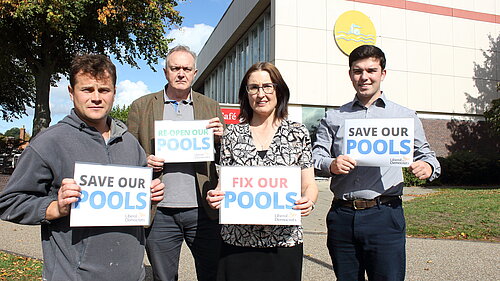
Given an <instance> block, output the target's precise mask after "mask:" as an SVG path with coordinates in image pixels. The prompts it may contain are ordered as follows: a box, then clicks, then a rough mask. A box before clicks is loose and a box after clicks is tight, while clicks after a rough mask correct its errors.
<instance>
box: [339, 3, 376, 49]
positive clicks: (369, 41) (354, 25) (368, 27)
mask: <svg viewBox="0 0 500 281" xmlns="http://www.w3.org/2000/svg"><path fill="white" fill-rule="evenodd" d="M333 35H334V36H335V42H336V43H337V46H339V48H340V50H341V51H342V52H343V53H344V54H346V55H349V54H350V53H351V52H352V50H354V49H356V48H357V47H359V46H361V45H375V41H376V39H377V32H376V31H375V26H374V25H373V23H372V21H371V20H370V18H368V16H366V15H365V14H363V13H361V12H358V11H347V12H345V13H343V14H342V15H340V17H339V18H338V19H337V22H336V23H335V28H334V30H333Z"/></svg>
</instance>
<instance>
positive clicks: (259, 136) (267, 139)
mask: <svg viewBox="0 0 500 281" xmlns="http://www.w3.org/2000/svg"><path fill="white" fill-rule="evenodd" d="M250 132H251V134H252V138H253V139H254V140H256V141H257V143H255V142H254V145H255V146H256V147H257V150H268V149H269V146H270V145H271V142H272V141H273V137H274V134H275V133H276V127H275V126H274V125H273V126H271V127H268V128H264V129H261V132H258V130H257V127H252V126H250Z"/></svg>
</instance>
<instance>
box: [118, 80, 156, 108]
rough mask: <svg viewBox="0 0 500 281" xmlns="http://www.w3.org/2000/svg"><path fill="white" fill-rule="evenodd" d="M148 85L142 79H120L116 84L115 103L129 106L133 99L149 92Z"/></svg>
mask: <svg viewBox="0 0 500 281" xmlns="http://www.w3.org/2000/svg"><path fill="white" fill-rule="evenodd" d="M149 93H150V91H149V90H148V86H147V85H146V84H144V82H142V81H137V82H132V81H130V80H124V81H120V82H119V83H118V85H117V86H116V97H115V103H114V104H115V105H120V106H122V105H125V106H129V105H130V104H131V103H132V102H133V101H134V100H136V99H137V98H139V97H142V96H144V95H146V94H149Z"/></svg>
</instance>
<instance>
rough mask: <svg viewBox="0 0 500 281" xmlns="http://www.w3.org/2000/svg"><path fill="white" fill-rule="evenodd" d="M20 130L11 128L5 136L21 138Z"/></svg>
mask: <svg viewBox="0 0 500 281" xmlns="http://www.w3.org/2000/svg"><path fill="white" fill-rule="evenodd" d="M19 131H20V129H19V128H10V129H8V130H7V131H5V133H4V134H3V135H4V136H6V137H14V138H19Z"/></svg>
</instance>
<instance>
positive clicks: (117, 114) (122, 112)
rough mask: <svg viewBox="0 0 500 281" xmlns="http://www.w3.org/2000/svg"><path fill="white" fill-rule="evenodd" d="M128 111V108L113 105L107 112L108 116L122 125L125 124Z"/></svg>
mask: <svg viewBox="0 0 500 281" xmlns="http://www.w3.org/2000/svg"><path fill="white" fill-rule="evenodd" d="M129 109H130V106H125V105H123V106H121V107H120V106H119V105H115V106H113V108H112V109H111V111H110V112H109V116H111V117H113V118H115V119H118V120H120V121H122V122H123V123H127V119H128V111H129Z"/></svg>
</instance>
